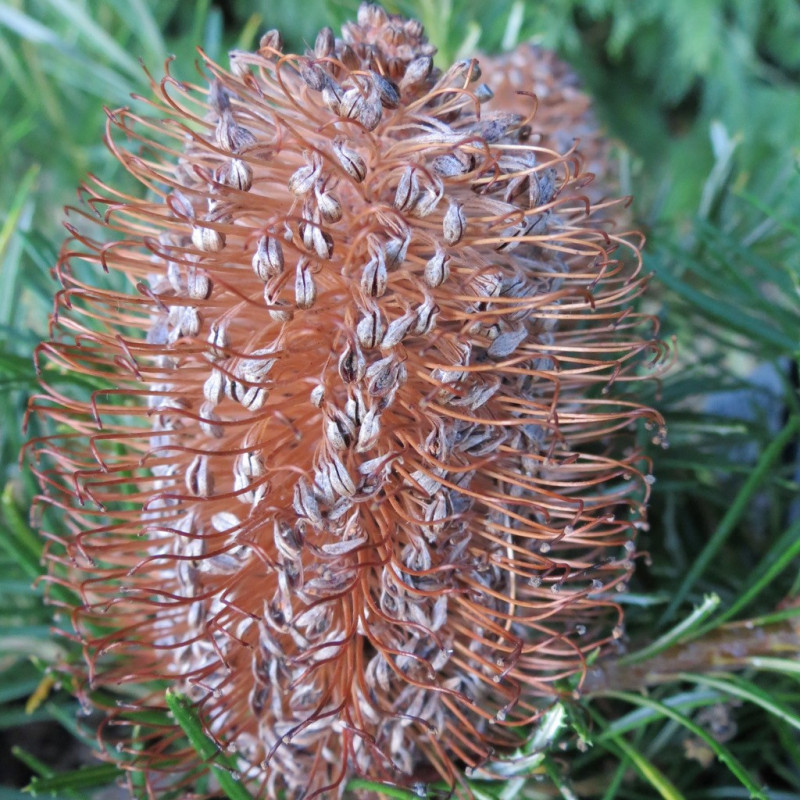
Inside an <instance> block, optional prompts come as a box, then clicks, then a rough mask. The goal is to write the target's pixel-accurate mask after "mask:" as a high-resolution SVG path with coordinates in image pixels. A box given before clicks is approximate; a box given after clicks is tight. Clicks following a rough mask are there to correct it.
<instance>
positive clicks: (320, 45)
mask: <svg viewBox="0 0 800 800" xmlns="http://www.w3.org/2000/svg"><path fill="white" fill-rule="evenodd" d="M335 46H336V40H335V38H334V36H333V31H332V30H331V29H330V28H327V27H326V28H322V30H320V32H319V33H318V34H317V38H316V40H315V42H314V55H315V56H316V57H317V58H328V57H329V56H332V55H333V52H334V49H335Z"/></svg>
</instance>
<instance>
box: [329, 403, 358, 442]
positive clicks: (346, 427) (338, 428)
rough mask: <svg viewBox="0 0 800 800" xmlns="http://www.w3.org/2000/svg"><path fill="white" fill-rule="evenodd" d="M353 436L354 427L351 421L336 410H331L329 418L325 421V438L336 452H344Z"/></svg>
mask: <svg viewBox="0 0 800 800" xmlns="http://www.w3.org/2000/svg"><path fill="white" fill-rule="evenodd" d="M354 435H355V426H354V425H353V422H352V420H350V419H349V417H348V416H347V415H346V414H343V413H342V412H341V411H339V410H338V409H333V410H332V411H331V416H329V417H328V418H327V419H326V420H325V438H326V439H327V440H328V441H329V442H330V443H331V445H332V446H333V447H334V448H335V449H336V450H346V449H347V448H348V447H350V444H351V443H352V441H353V436H354Z"/></svg>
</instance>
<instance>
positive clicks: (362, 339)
mask: <svg viewBox="0 0 800 800" xmlns="http://www.w3.org/2000/svg"><path fill="white" fill-rule="evenodd" d="M356 336H357V337H358V342H359V344H360V345H361V346H362V347H363V348H364V349H365V350H372V348H374V347H377V346H378V344H379V343H380V341H381V339H382V338H383V322H382V320H381V313H380V309H378V308H377V307H374V308H372V309H370V310H368V311H366V312H365V314H364V316H363V317H362V318H361V319H360V320H359V323H358V325H356Z"/></svg>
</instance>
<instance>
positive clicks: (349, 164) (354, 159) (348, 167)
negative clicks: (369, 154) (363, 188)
mask: <svg viewBox="0 0 800 800" xmlns="http://www.w3.org/2000/svg"><path fill="white" fill-rule="evenodd" d="M333 152H334V154H335V155H336V158H337V159H338V160H339V163H340V164H341V165H342V169H343V170H344V171H345V172H346V173H347V174H348V175H349V176H350V177H351V178H352V179H353V180H354V181H356V182H357V183H361V182H362V181H363V180H364V178H366V177H367V165H366V164H365V163H364V159H363V158H362V157H361V156H360V155H359V154H358V153H357V152H356V151H355V150H353V149H351V148H349V147H347V146H346V145H345V144H344V140H343V139H335V140H334V142H333Z"/></svg>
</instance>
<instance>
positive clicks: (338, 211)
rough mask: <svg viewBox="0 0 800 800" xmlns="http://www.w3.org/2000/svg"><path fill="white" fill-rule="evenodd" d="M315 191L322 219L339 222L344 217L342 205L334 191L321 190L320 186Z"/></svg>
mask: <svg viewBox="0 0 800 800" xmlns="http://www.w3.org/2000/svg"><path fill="white" fill-rule="evenodd" d="M314 191H315V194H316V197H317V208H318V209H319V213H320V216H321V217H322V219H323V220H325V222H328V223H334V222H338V221H339V220H340V219H341V218H342V205H341V203H340V202H339V201H338V200H337V199H336V197H335V196H334V194H333V192H331V191H322V192H321V191H320V190H319V189H318V188H316V189H315V190H314Z"/></svg>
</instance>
